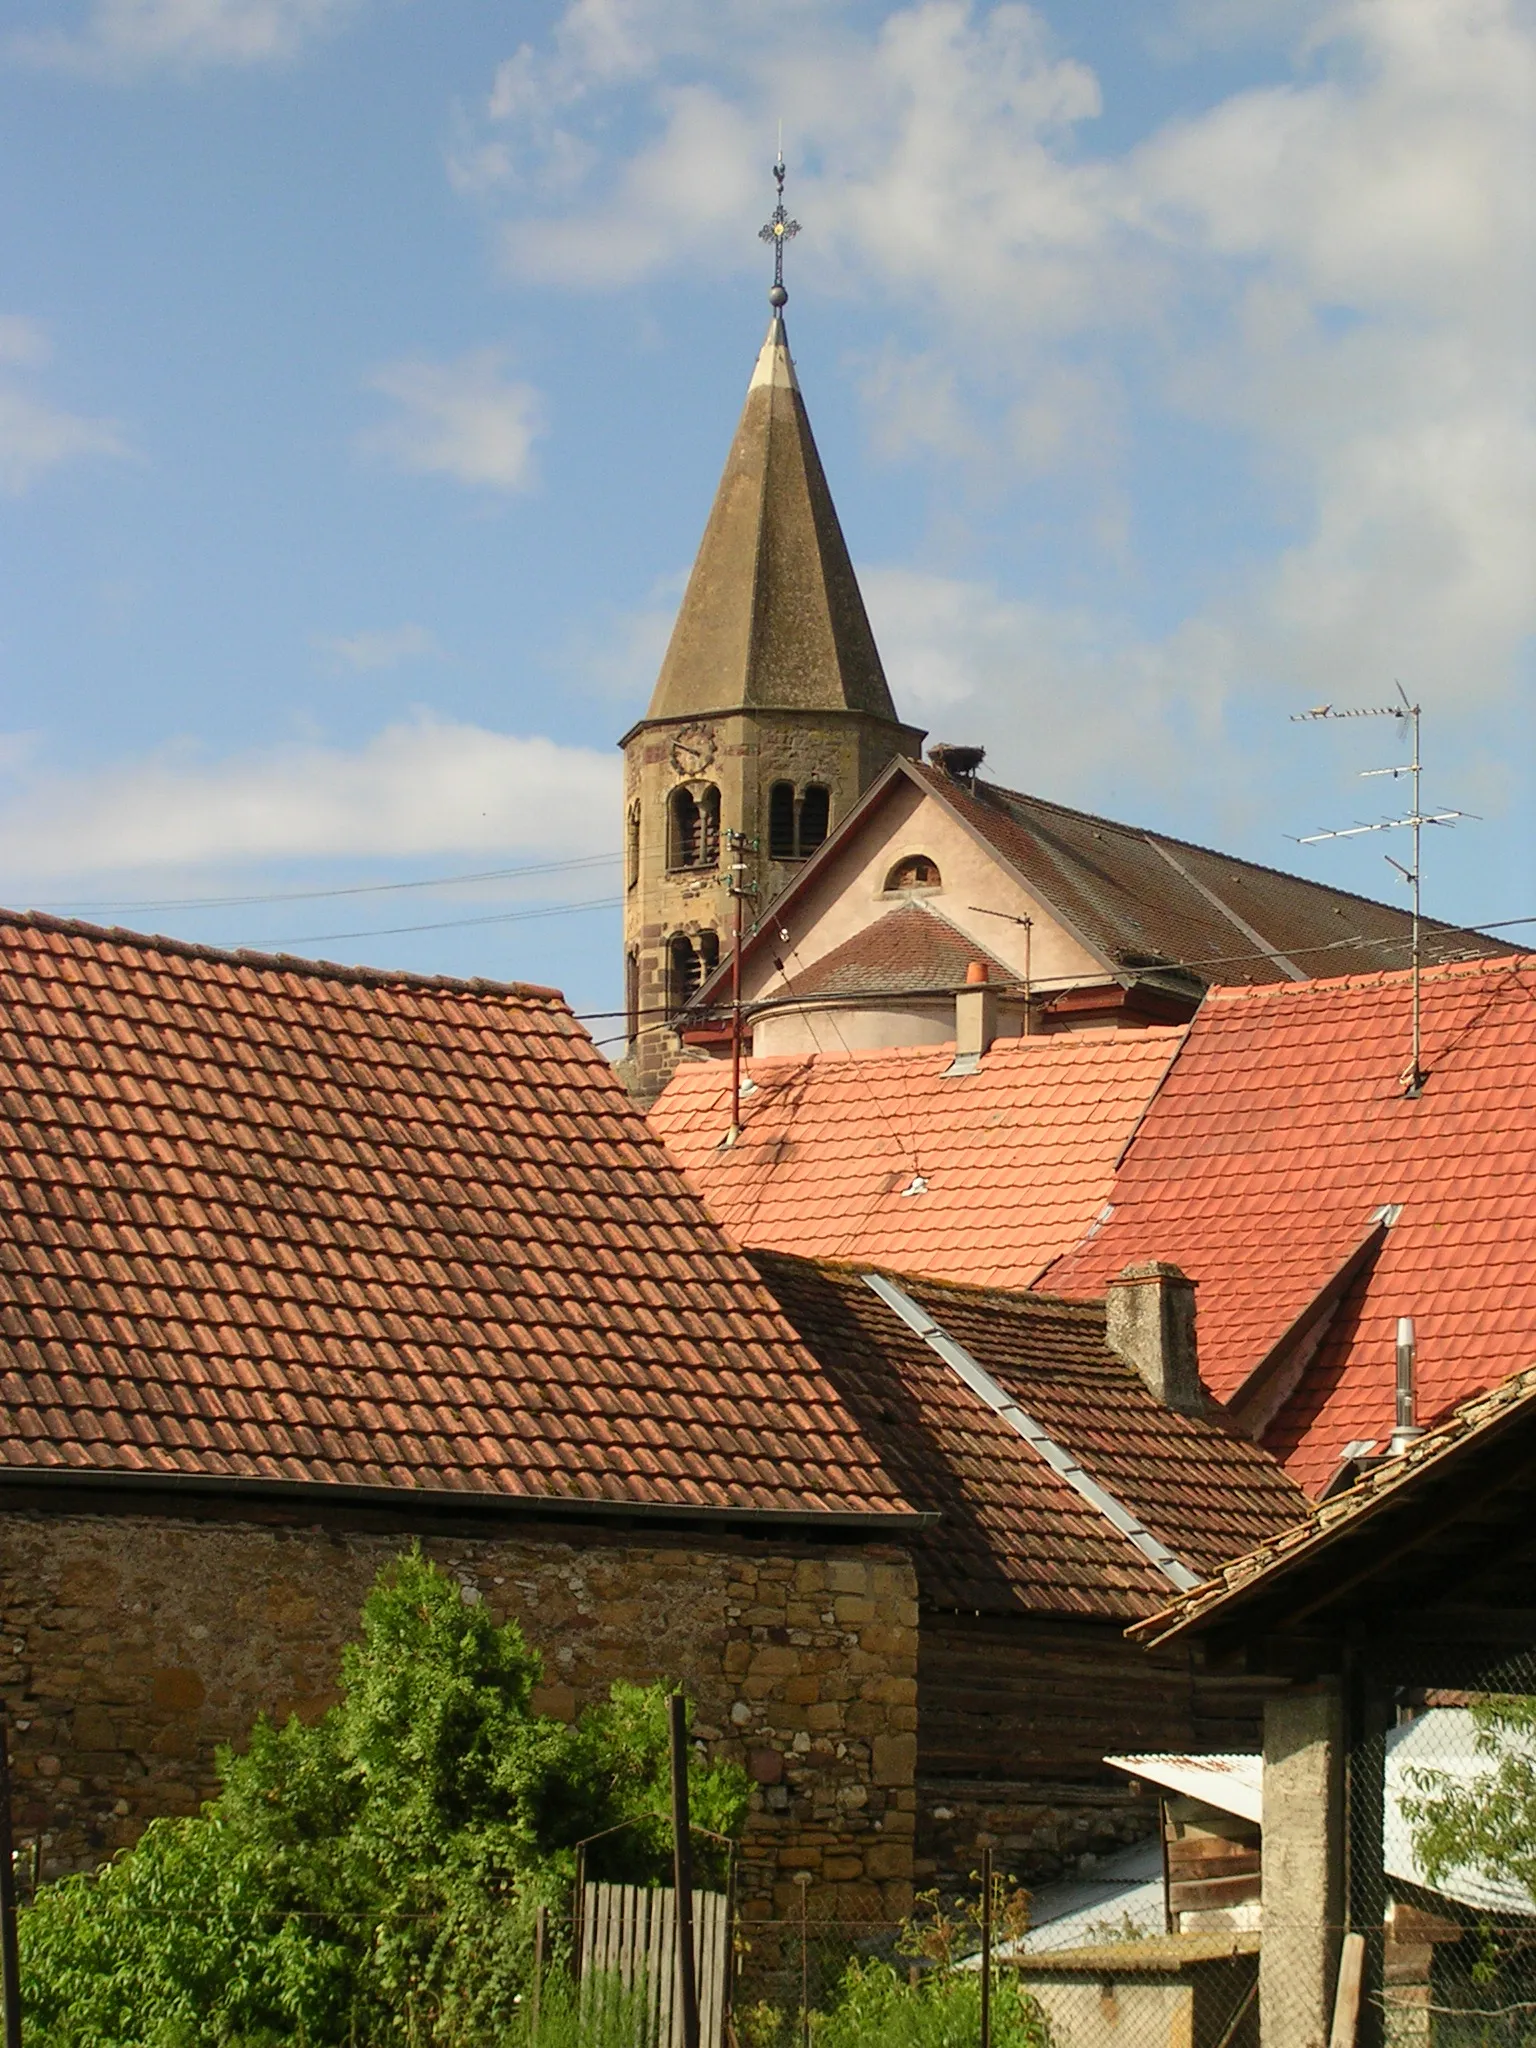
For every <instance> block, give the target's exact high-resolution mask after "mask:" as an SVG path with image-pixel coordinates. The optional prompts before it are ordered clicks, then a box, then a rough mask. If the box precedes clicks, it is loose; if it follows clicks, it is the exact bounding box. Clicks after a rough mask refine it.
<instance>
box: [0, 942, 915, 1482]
mask: <svg viewBox="0 0 1536 2048" xmlns="http://www.w3.org/2000/svg"><path fill="white" fill-rule="evenodd" d="M0 1002H3V1008H0V1087H3V1096H0V1429H3V1437H0V1469H3V1470H5V1471H6V1472H7V1473H8V1475H9V1476H10V1477H12V1478H19V1477H23V1476H31V1475H36V1474H38V1473H53V1474H54V1475H56V1476H57V1475H63V1474H96V1475H107V1474H112V1475H123V1474H136V1475H140V1476H154V1475H160V1476H163V1477H179V1478H196V1479H201V1480H207V1479H210V1478H211V1479H216V1480H222V1481H229V1482H239V1481H258V1480H259V1481H264V1482H290V1483H300V1484H305V1483H308V1484H322V1485H336V1484H340V1485H351V1486H362V1487H380V1488H389V1489H402V1490H406V1491H422V1490H425V1491H426V1492H428V1493H434V1492H435V1493H439V1494H441V1493H445V1492H446V1493H450V1494H455V1495H459V1496H461V1497H462V1496H471V1497H474V1496H478V1497H480V1498H481V1499H489V1498H498V1499H502V1500H507V1499H509V1498H510V1499H515V1500H518V1501H522V1502H528V1503H534V1504H536V1503H539V1502H544V1503H549V1502H565V1503H568V1504H572V1505H574V1504H578V1503H581V1502H609V1503H624V1504H639V1505H642V1506H645V1507H669V1506H677V1507H688V1508H694V1509H706V1510H721V1511H739V1510H743V1509H747V1510H755V1511H769V1512H781V1513H791V1514H801V1513H807V1512H809V1513H825V1512H832V1513H844V1514H845V1513H856V1514H859V1515H865V1514H867V1515H870V1516H873V1517H880V1518H886V1519H887V1520H888V1519H889V1517H891V1516H892V1515H893V1514H895V1515H899V1514H901V1513H902V1512H903V1511H904V1509H905V1503H904V1502H903V1501H902V1500H901V1498H900V1495H899V1493H898V1492H897V1490H896V1488H895V1486H894V1485H893V1484H892V1483H891V1482H890V1481H889V1480H888V1479H887V1477H886V1476H885V1474H884V1472H883V1471H882V1469H881V1467H880V1464H879V1462H878V1460H877V1458H876V1457H875V1454H874V1452H873V1451H872V1450H871V1448H870V1446H869V1444H868V1443H867V1441H866V1440H865V1439H864V1437H863V1436H862V1435H861V1433H860V1431H859V1429H858V1426H857V1424H856V1423H855V1422H854V1421H853V1419H852V1418H851V1416H850V1415H849V1413H848V1411H847V1409H846V1408H845V1407H844V1405H843V1403H842V1401H841V1399H840V1397H839V1395H838V1394H837V1392H836V1390H835V1388H834V1387H833V1386H832V1384H831V1382H830V1381H829V1379H828V1378H827V1376H826V1374H825V1373H824V1372H823V1371H822V1369H821V1368H820V1367H819V1366H818V1365H817V1363H816V1361H815V1360H814V1359H813V1358H812V1357H811V1355H810V1353H809V1352H808V1351H807V1350H806V1349H805V1348H804V1347H803V1346H802V1345H801V1344H800V1343H799V1342H798V1341H797V1339H796V1337H795V1335H794V1332H793V1331H792V1330H791V1329H790V1327H789V1325H788V1324H787V1323H786V1322H785V1320H784V1318H783V1317H782V1315H781V1314H780V1312H779V1310H778V1308H777V1305H776V1304H775V1302H774V1301H773V1299H772V1297H771V1296H770V1295H769V1294H768V1293H767V1292H766V1290H765V1289H764V1288H763V1286H762V1284H761V1282H760V1281H759V1279H758V1277H757V1275H756V1273H755V1272H754V1271H753V1270H752V1268H751V1267H750V1266H749V1265H748V1264H747V1262H746V1261H745V1259H743V1258H742V1257H741V1256H740V1254H739V1253H737V1252H736V1251H735V1250H734V1249H733V1248H732V1247H731V1245H730V1244H729V1243H728V1242H727V1241H726V1240H725V1239H724V1238H723V1237H722V1235H721V1234H720V1232H719V1231H718V1230H717V1229H716V1227H715V1226H714V1224H713V1223H711V1222H710V1220H709V1219H708V1217H707V1216H706V1215H705V1214H704V1212H703V1210H702V1208H701V1206H700V1204H699V1202H698V1200H697V1199H696V1197H695V1196H694V1195H693V1193H692V1192H691V1191H690V1189H689V1188H688V1187H687V1185H686V1184H685V1182H684V1180H683V1177H682V1175H681V1174H680V1173H679V1172H678V1171H677V1169H676V1167H675V1166H674V1165H673V1164H672V1162H671V1161H670V1160H669V1159H668V1157H667V1156H666V1154H665V1152H664V1151H663V1149H662V1147H661V1145H660V1144H659V1143H658V1142H657V1141H656V1139H655V1138H654V1137H653V1136H652V1134H651V1132H650V1131H649V1129H648V1128H647V1126H646V1123H645V1120H644V1118H643V1117H642V1116H641V1115H640V1114H639V1113H638V1112H637V1111H636V1110H635V1109H633V1108H632V1107H631V1105H630V1104H629V1102H628V1100H627V1098H626V1097H625V1095H624V1093H623V1091H622V1089H621V1088H620V1086H619V1084H618V1082H617V1081H616V1079H615V1078H614V1076H613V1073H612V1071H611V1069H610V1068H609V1066H608V1063H607V1062H606V1061H605V1060H604V1059H603V1058H602V1057H601V1056H600V1055H599V1054H598V1053H597V1051H596V1050H595V1048H594V1047H593V1045H592V1043H591V1041H590V1039H589V1038H588V1037H587V1035H586V1033H585V1032H584V1031H583V1030H582V1029H581V1027H580V1026H579V1025H578V1024H577V1023H576V1021H575V1019H574V1018H573V1017H572V1016H571V1014H570V1012H569V1010H568V1009H567V1008H566V1006H565V1004H564V1002H563V1001H562V1000H561V999H560V997H559V996H557V995H556V994H554V993H553V992H551V991H550V990H547V989H537V988H527V987H516V986H513V987H498V986H496V985H494V984H491V983H486V982H474V983H467V982H453V981H446V980H429V979H424V978H417V977H412V976H409V975H389V974H382V973H372V972H369V971H367V970H347V969H343V968H332V967H326V966H317V965H315V964H313V963H310V962H306V961H298V960H274V959H265V958H261V957H259V956H255V955H246V954H223V953H215V952H212V951H210V950H206V949H201V948H197V947H190V946H184V945H179V944H177V943H175V942H173V941H170V940H161V939H146V938H140V937H136V936H134V935H132V934H128V933H122V932H106V931H98V930H95V929H93V928H91V927H89V926H82V925H69V924H62V923H59V922H57V921H56V920H53V919H49V918H43V917H37V916H31V917H15V916H0Z"/></svg>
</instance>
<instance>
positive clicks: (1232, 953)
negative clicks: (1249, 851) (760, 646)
mask: <svg viewBox="0 0 1536 2048" xmlns="http://www.w3.org/2000/svg"><path fill="white" fill-rule="evenodd" d="M902 778H905V779H906V783H907V784H908V785H911V784H916V785H917V787H918V788H919V789H922V790H924V791H926V792H927V793H928V794H929V795H931V796H932V797H934V798H935V799H936V800H937V801H938V802H939V803H942V804H944V805H945V806H946V807H947V808H948V809H949V810H950V812H951V813H952V814H953V815H954V816H955V817H957V818H958V819H959V820H960V821H961V823H962V824H964V825H965V826H966V827H967V828H968V829H969V831H970V832H971V833H972V834H973V835H974V837H975V838H976V839H977V840H978V841H979V842H980V843H981V844H982V845H983V846H985V847H986V848H988V849H989V851H990V852H992V853H993V854H995V855H996V857H997V858H998V860H999V861H1001V862H1002V863H1003V864H1004V865H1005V866H1006V867H1007V868H1008V869H1009V870H1010V871H1011V872H1012V873H1013V875H1014V876H1015V877H1016V878H1017V879H1018V880H1019V881H1020V882H1022V883H1023V885H1024V886H1025V888H1026V889H1028V890H1029V891H1030V892H1031V894H1033V895H1035V896H1036V897H1037V898H1038V899H1039V900H1040V901H1042V902H1044V903H1045V904H1047V905H1048V906H1049V908H1050V909H1051V911H1052V912H1053V913H1054V914H1055V916H1056V917H1057V918H1058V919H1059V920H1060V921H1061V923H1062V924H1063V926H1064V927H1065V928H1066V929H1068V930H1069V931H1071V932H1072V933H1073V934H1074V935H1075V936H1076V937H1077V938H1078V939H1079V941H1080V942H1081V943H1082V944H1083V945H1084V946H1085V947H1086V948H1087V949H1088V951H1089V952H1090V953H1093V954H1095V955H1096V956H1097V957H1098V958H1099V959H1100V960H1101V961H1102V962H1103V963H1104V967H1105V969H1106V970H1107V971H1108V972H1110V973H1112V974H1114V975H1115V976H1117V977H1118V978H1119V979H1121V980H1124V981H1129V980H1131V979H1134V978H1136V977H1138V976H1144V975H1148V974H1150V975H1153V976H1155V977H1158V978H1163V977H1165V976H1166V975H1167V974H1168V973H1170V972H1172V973H1175V974H1178V975H1180V976H1181V977H1182V978H1183V979H1184V980H1185V981H1186V982H1188V983H1189V984H1190V985H1191V986H1192V987H1195V986H1198V985H1199V984H1202V983H1203V984H1206V985H1208V986H1213V987H1246V986H1252V985H1262V984H1266V983H1271V982H1284V981H1298V980H1306V979H1308V978H1309V977H1311V976H1313V975H1339V974H1345V973H1349V972H1351V971H1358V970H1365V971H1374V970H1377V969H1380V968H1383V967H1399V966H1403V965H1406V963H1407V958H1408V946H1409V939H1410V932H1411V929H1412V920H1411V918H1410V916H1409V913H1408V912H1407V910H1405V909H1399V908H1398V907H1396V906H1395V905H1393V904H1387V903H1377V902H1375V901H1373V900H1372V899H1371V898H1370V897H1366V896H1355V895H1352V894H1351V893H1350V892H1349V891H1348V890H1347V889H1335V888H1332V887H1330V886H1329V885H1328V884H1327V883H1325V882H1314V881H1311V880H1309V879H1308V878H1307V877H1305V876H1302V875H1290V874H1286V873H1284V872H1283V871H1281V870H1280V869H1277V868H1268V867H1262V866H1260V865H1259V864H1258V863H1257V862H1255V861H1248V860H1240V859H1239V858H1237V856H1236V855H1234V854H1228V853H1219V852H1216V851H1215V850H1213V849H1212V848H1210V847H1206V846H1195V845H1192V844H1191V843H1190V842H1189V841H1187V840H1183V839H1174V838H1171V837H1170V836H1169V835H1168V834H1167V833H1165V832H1152V831H1148V830H1146V829H1144V828H1143V827H1141V826H1139V825H1124V824H1120V823H1119V822H1117V821H1116V820H1115V819H1113V818H1103V817H1099V816H1098V815H1096V814H1095V813H1094V812H1092V811H1075V810H1072V809H1070V808H1069V807H1068V806H1067V805H1066V804H1058V803H1051V802H1049V801H1048V800H1047V799H1046V798H1044V797H1037V796H1029V795H1026V794H1025V793H1024V792H1023V791H1021V790H1015V789H1004V788H1002V787H1001V786H1000V785H998V784H996V783H990V782H983V781H980V780H975V781H972V780H969V779H967V780H961V779H958V778H957V777H955V776H952V775H949V774H946V773H945V772H944V771H943V770H942V769H940V768H937V767H935V766H933V765H932V764H930V763H927V762H920V761H909V760H906V759H902V758H898V759H897V760H895V761H893V762H892V763H891V764H890V766H889V767H888V768H887V769H886V771H885V772H884V774H883V775H881V776H880V778H879V779H878V780H877V781H876V782H875V783H873V784H872V785H871V787H870V789H869V790H868V791H867V792H866V794H865V795H864V797H863V799H862V800H861V801H860V803H859V804H858V805H857V806H856V808H855V809H853V810H852V811H850V812H849V813H848V814H847V816H846V817H845V818H844V819H843V820H842V821H841V823H840V824H839V825H838V826H837V827H836V829H835V830H834V831H833V832H832V834H831V835H830V837H829V838H828V839H827V840H826V841H825V842H824V843H823V844H822V846H821V847H820V849H819V850H818V851H817V852H816V853H815V854H814V855H813V856H812V857H811V858H810V859H809V860H808V861H806V862H804V863H803V865H802V866H801V869H800V872H799V874H798V875H797V876H796V878H795V880H794V881H793V882H791V883H790V885H789V886H788V888H786V889H785V890H784V891H783V892H782V893H781V894H780V895H779V896H777V897H776V898H775V899H774V901H773V903H772V904H771V906H770V908H769V914H768V915H767V916H766V917H765V918H764V920H763V921H762V923H761V924H759V926H758V927H757V929H756V931H754V932H753V933H752V935H751V936H750V937H749V938H748V939H747V941H746V943H745V944H744V946H743V949H742V952H743V957H744V958H751V957H752V956H753V954H755V953H757V952H759V951H763V950H767V949H769V948H771V947H772V945H773V943H774V934H775V932H776V931H777V930H778V928H779V926H780V925H781V924H783V923H784V922H785V921H786V920H790V913H791V912H792V910H793V907H794V904H795V902H796V900H797V899H798V898H799V897H801V896H802V895H803V894H806V893H808V892H810V891H811V890H812V889H814V888H816V887H817V886H818V885H819V884H820V883H821V881H822V878H823V877H824V876H825V875H826V873H827V871H828V869H829V868H830V867H832V866H833V865H834V863H835V862H836V861H837V860H838V858H839V855H840V853H841V850H842V848H843V847H844V846H846V845H847V844H848V843H849V842H850V840H851V839H852V838H853V837H854V835H855V834H857V833H858V831H859V830H860V828H861V825H862V823H863V821H864V820H865V819H866V818H868V817H869V816H870V814H871V813H872V812H873V811H874V810H875V808H876V807H877V806H878V805H879V804H880V803H882V802H883V801H884V799H885V798H886V796H887V795H888V794H889V793H890V792H891V791H892V790H894V789H896V788H897V787H900V786H902ZM791 921H792V920H791ZM1423 930H1424V940H1423V943H1424V957H1425V959H1426V960H1429V961H1432V962H1434V961H1443V960H1463V959H1469V958H1496V957H1504V956H1506V955H1508V954H1509V953H1510V952H1511V950H1512V949H1511V948H1510V947H1509V946H1508V945H1506V944H1504V943H1503V942H1502V941H1500V940H1498V939H1493V938H1490V937H1488V935H1487V934H1486V933H1484V932H1478V931H1470V930H1467V929H1465V928H1464V927H1462V926H1459V925H1449V924H1444V923H1441V922H1440V921H1439V920H1437V919H1435V918H1426V919H1425V920H1424V927H1423ZM810 971H811V972H812V973H814V971H815V963H814V962H813V963H811V969H810ZM728 973H729V966H728V963H724V962H723V963H722V965H721V966H720V968H719V969H718V970H717V972H716V973H715V974H714V975H713V976H711V978H710V979H709V981H707V982H706V983H705V985H704V987H703V988H702V989H701V990H700V993H699V997H698V999H697V1000H698V1003H699V1005H700V1007H708V1006H709V1005H710V1004H711V1003H713V1002H715V1001H718V998H719V991H720V989H721V988H722V987H723V985H724V983H725V980H726V977H727V975H728Z"/></svg>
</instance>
